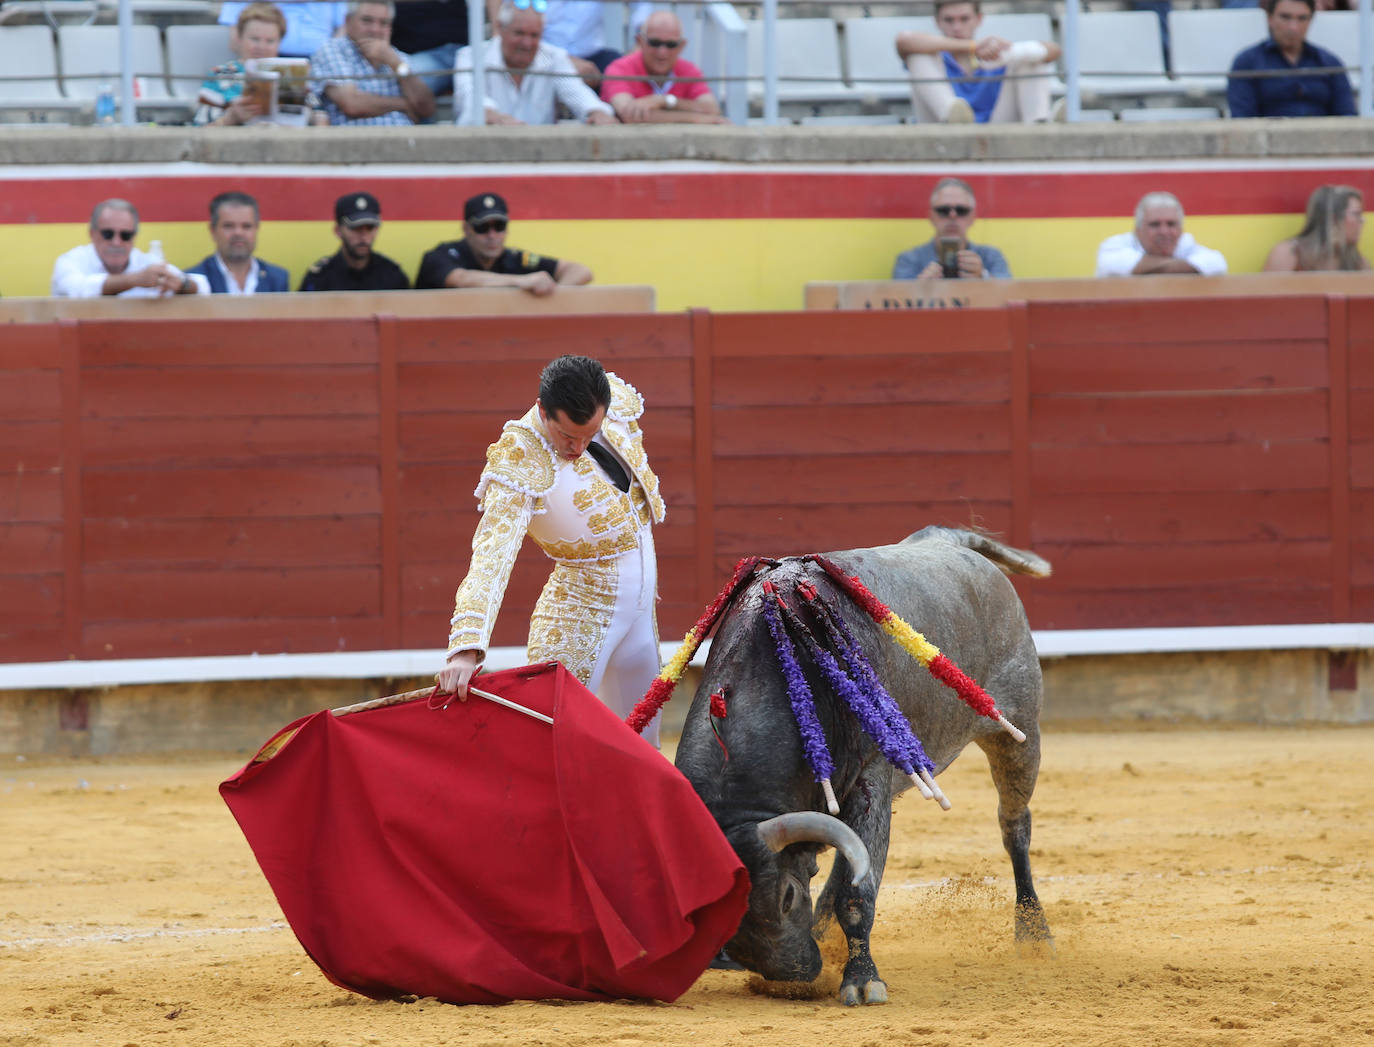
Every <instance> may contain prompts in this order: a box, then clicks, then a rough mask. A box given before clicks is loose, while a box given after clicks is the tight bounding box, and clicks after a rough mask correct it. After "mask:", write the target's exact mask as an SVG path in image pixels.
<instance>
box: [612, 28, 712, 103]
mask: <svg viewBox="0 0 1374 1047" xmlns="http://www.w3.org/2000/svg"><path fill="white" fill-rule="evenodd" d="M635 43H636V44H637V45H638V47H637V48H636V49H635V50H633V51H631V52H630V53H629V54H627V55H625V56H624V57H623V58H617V59H616V60H615V61H614V62H612V63H611V64H610V65H608V66H607V67H606V79H605V82H604V83H603V84H602V85H601V97H602V98H604V99H606V101H608V102H610V103H611V106H612V107H613V108H614V109H615V115H616V116H618V117H620V119H621V120H623V121H624V122H625V123H627V124H646V123H665V124H671V123H679V124H720V123H724V122H725V118H724V117H723V116H721V115H720V103H719V102H717V101H716V96H715V95H713V94H712V93H711V88H710V87H709V86H708V85H707V84H706V83H705V81H703V80H702V78H701V69H700V68H698V67H697V66H696V65H695V64H693V63H692V62H689V61H687V59H685V58H683V57H682V49H683V48H684V47H686V46H687V38H686V36H684V35H683V32H682V22H681V21H680V20H679V19H678V16H677V15H675V14H673V12H671V11H655V12H654V13H653V14H651V15H650V16H649V17H648V18H646V19H645V20H644V24H643V25H642V26H640V28H639V32H638V33H636V34H635Z"/></svg>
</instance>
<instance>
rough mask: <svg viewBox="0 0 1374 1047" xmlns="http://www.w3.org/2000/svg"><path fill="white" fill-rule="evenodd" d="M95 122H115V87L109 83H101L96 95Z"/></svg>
mask: <svg viewBox="0 0 1374 1047" xmlns="http://www.w3.org/2000/svg"><path fill="white" fill-rule="evenodd" d="M95 122H96V123H98V124H107V125H108V124H113V123H114V122H115V96H114V88H113V87H111V86H110V85H109V84H101V85H100V90H99V92H98V93H97V94H96V96H95Z"/></svg>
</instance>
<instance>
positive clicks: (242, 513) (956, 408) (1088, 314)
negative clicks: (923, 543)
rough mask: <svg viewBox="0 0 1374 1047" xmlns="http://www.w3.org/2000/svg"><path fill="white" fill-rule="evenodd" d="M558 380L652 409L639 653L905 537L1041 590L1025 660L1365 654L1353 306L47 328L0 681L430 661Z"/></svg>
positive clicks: (1, 560) (17, 335)
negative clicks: (1190, 628) (837, 554)
mask: <svg viewBox="0 0 1374 1047" xmlns="http://www.w3.org/2000/svg"><path fill="white" fill-rule="evenodd" d="M564 352H579V353H586V354H589V355H594V356H597V357H599V358H600V359H602V360H604V361H605V362H606V364H607V365H608V366H609V367H610V368H611V369H613V370H615V371H617V372H618V373H619V374H621V375H622V376H623V377H625V378H626V379H627V380H629V381H630V382H631V383H633V384H634V385H635V386H636V387H637V388H639V390H640V391H641V392H642V393H643V394H644V395H645V397H646V399H647V401H648V405H649V406H648V413H647V415H646V417H645V420H644V421H645V430H646V433H647V445H648V448H649V451H650V454H651V456H652V458H653V461H654V464H655V466H656V468H657V470H658V472H659V475H660V477H661V478H662V481H663V489H664V493H665V496H666V498H667V501H668V504H669V517H668V521H667V523H666V524H665V525H664V526H663V527H661V528H660V529H659V531H658V534H657V538H658V546H659V552H660V580H661V586H660V588H661V591H662V595H663V603H662V605H661V611H660V624H661V627H662V632H663V635H664V638H665V639H673V638H675V637H676V636H679V635H681V633H682V632H683V631H684V630H685V629H686V628H687V626H688V625H690V624H691V622H692V621H693V620H695V618H696V616H697V614H698V613H699V612H700V610H701V608H702V606H703V605H704V604H705V603H706V602H708V601H709V600H710V598H711V597H712V596H713V595H714V594H715V592H716V590H717V589H718V588H719V586H720V584H721V583H722V581H723V580H724V578H725V577H726V576H727V574H728V571H729V569H730V567H731V565H732V564H733V563H734V561H735V560H736V559H737V558H738V557H740V556H743V555H746V554H751V553H763V554H768V555H783V554H790V553H804V552H810V551H816V550H830V549H837V548H845V547H850V546H854V545H865V544H874V543H884V542H889V541H893V540H897V539H899V538H901V537H903V536H904V535H906V534H907V533H909V532H911V531H913V530H915V529H917V528H918V527H921V526H924V525H926V524H930V523H941V524H956V525H957V524H977V525H980V526H983V527H987V528H989V529H991V530H994V531H998V532H1002V533H1003V534H1004V535H1006V537H1007V538H1008V539H1009V540H1010V541H1012V542H1014V543H1016V544H1018V545H1023V546H1031V547H1034V548H1035V549H1036V550H1037V551H1039V552H1040V553H1042V554H1043V555H1045V556H1047V557H1048V558H1049V559H1050V560H1051V561H1053V562H1054V565H1055V575H1054V577H1053V578H1051V579H1048V580H1045V581H1041V582H1035V583H1034V584H1030V585H1026V584H1022V583H1020V582H1018V587H1019V588H1020V590H1021V592H1022V595H1023V597H1024V598H1025V600H1026V603H1027V607H1028V610H1029V612H1030V616H1031V621H1032V624H1033V625H1034V626H1035V627H1036V628H1039V629H1067V628H1093V627H1108V626H1115V627H1130V626H1170V625H1225V624H1281V623H1295V622H1339V621H1352V620H1363V621H1370V620H1374V298H1345V297H1341V296H1334V295H1332V296H1323V295H1305V296H1289V297H1282V298H1279V297H1257V298H1186V299H1185V298H1180V299H1176V300H1169V301H1164V302H1161V301H1150V302H1143V301H1091V302H1057V301H1032V302H1024V301H1021V302H1010V303H1008V304H1006V305H1004V306H1002V307H1000V308H987V309H976V310H968V311H962V310H961V311H957V312H951V311H941V312H879V311H872V312H815V313H782V314H711V313H707V312H704V311H701V312H692V313H687V314H677V315H653V314H643V315H617V316H605V315H603V316H501V317H458V318H453V317H446V318H438V317H397V316H371V317H364V318H348V317H342V318H323V319H321V318H315V319H292V318H281V319H271V320H256V319H229V320H224V319H219V320H214V321H195V320H168V319H147V320H120V319H116V320H108V319H106V320H89V321H85V320H82V321H73V320H62V321H58V322H54V323H42V324H13V325H9V326H6V327H3V328H0V591H2V592H3V594H4V599H3V601H0V660H5V661H41V660H52V659H65V658H71V657H76V658H112V657H149V656H161V655H186V654H224V653H242V652H247V651H259V652H263V653H267V652H276V651H329V650H371V649H388V648H414V647H424V648H432V647H437V646H440V645H442V643H443V638H444V636H445V635H446V632H447V622H448V617H449V613H450V608H451V599H452V593H453V589H454V587H455V586H456V584H457V582H458V581H459V580H460V578H461V577H462V574H463V572H464V570H465V567H466V561H467V555H468V542H469V539H470V537H471V533H472V528H473V525H474V524H475V522H476V520H477V514H476V510H475V506H474V502H473V498H472V490H473V487H474V485H475V483H476V480H477V476H478V473H479V470H480V467H481V463H482V458H483V451H484V449H485V447H486V445H487V444H488V443H489V442H490V441H491V440H492V439H494V438H495V435H496V434H497V432H498V431H499V428H500V425H501V423H502V422H503V421H504V420H505V419H507V418H510V417H514V416H515V415H517V414H519V413H521V412H522V411H523V410H524V409H525V408H526V407H527V406H528V405H529V403H530V402H531V400H532V397H533V395H534V392H535V382H536V377H537V374H538V371H539V369H540V367H541V366H542V365H543V363H544V362H546V361H547V360H548V359H550V358H551V357H553V356H555V355H558V354H560V353H564ZM545 573H546V567H545V565H544V562H543V559H542V556H541V555H539V554H538V552H537V550H534V549H532V548H527V549H526V551H525V552H524V553H523V554H522V557H521V563H520V564H519V565H518V566H517V569H516V572H515V575H514V578H513V579H512V584H511V588H510V591H509V594H508V598H507V600H506V606H505V608H504V612H503V615H502V618H501V624H500V626H499V627H498V629H497V632H496V636H495V638H494V640H495V642H496V643H498V644H515V643H520V642H522V641H523V632H524V626H525V622H526V621H527V616H528V612H529V609H530V607H531V606H532V604H533V601H534V598H535V596H536V594H537V591H538V588H539V585H540V584H541V583H542V580H543V577H544V575H545ZM914 624H916V625H917V626H918V627H919V625H920V623H914Z"/></svg>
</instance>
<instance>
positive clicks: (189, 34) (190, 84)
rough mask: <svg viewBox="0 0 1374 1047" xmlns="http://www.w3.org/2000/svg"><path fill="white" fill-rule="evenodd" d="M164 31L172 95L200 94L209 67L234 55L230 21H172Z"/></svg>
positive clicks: (220, 63) (222, 62) (193, 96)
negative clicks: (208, 22)
mask: <svg viewBox="0 0 1374 1047" xmlns="http://www.w3.org/2000/svg"><path fill="white" fill-rule="evenodd" d="M164 32H165V34H166V37H167V77H168V79H169V80H170V81H171V87H172V97H173V98H195V97H197V96H198V95H199V93H200V84H201V81H202V80H204V79H205V78H206V77H207V76H208V75H209V74H210V70H211V69H213V68H215V66H217V65H223V64H224V63H225V62H228V61H229V60H230V59H232V58H233V57H234V52H233V51H232V50H230V47H229V27H228V26H227V25H169V26H168V27H167V28H166V29H165V30H164Z"/></svg>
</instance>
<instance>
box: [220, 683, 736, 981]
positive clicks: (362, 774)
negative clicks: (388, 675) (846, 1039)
mask: <svg viewBox="0 0 1374 1047" xmlns="http://www.w3.org/2000/svg"><path fill="white" fill-rule="evenodd" d="M474 682H475V683H476V684H478V685H479V686H480V687H481V688H482V689H483V690H486V691H490V692H493V693H495V694H498V695H500V696H502V697H504V698H507V699H509V700H511V701H514V702H518V703H520V704H521V705H524V706H526V707H528V708H531V709H534V710H536V711H538V712H542V713H545V714H547V715H550V716H552V717H553V726H552V727H550V726H549V725H548V724H545V723H542V722H540V721H538V720H534V719H531V718H530V717H528V716H525V715H523V714H521V713H519V712H515V711H513V710H510V709H506V708H503V707H501V706H498V705H495V704H493V703H491V702H489V701H486V700H484V699H481V698H477V697H475V696H474V697H470V698H469V699H468V701H467V702H457V701H455V702H453V703H451V704H450V705H449V706H447V708H444V709H431V708H429V705H428V703H427V702H426V701H425V700H424V699H416V700H413V701H409V702H404V703H402V704H396V705H389V706H384V707H381V708H375V709H368V710H365V711H361V712H356V713H351V714H349V715H346V716H336V715H333V714H332V713H331V712H329V711H327V710H326V711H323V712H319V713H316V714H314V715H313V716H307V717H304V718H302V719H300V720H297V721H296V722H295V723H293V724H290V725H289V726H287V727H285V728H283V729H282V730H281V731H279V732H278V733H277V734H276V735H275V736H273V738H272V740H271V741H269V742H268V743H267V745H265V746H264V747H263V749H262V750H261V751H260V752H259V754H258V755H257V756H256V757H254V759H253V761H251V762H250V763H249V764H248V765H247V766H246V767H244V768H243V769H242V770H241V771H239V772H238V773H237V774H235V775H234V776H233V777H232V778H230V779H228V780H227V781H225V782H224V783H222V784H221V785H220V795H221V796H223V797H224V801H225V802H226V803H227V804H228V805H229V808H230V810H231V811H232V812H233V814H234V817H235V818H236V819H237V820H238V823H239V826H240V827H241V828H242V829H243V833H244V835H245V836H246V837H247V838H248V843H249V845H250V846H251V847H252V849H253V853H254V855H255V856H256V857H257V859H258V863H259V865H261V867H262V871H263V873H264V874H265V875H266V877H267V880H268V883H269V884H271V887H272V890H273V892H274V893H275V894H276V896H277V901H278V902H279V903H280V905H281V907H282V911H283V913H285V915H286V919H287V922H288V923H290V925H291V929H292V930H293V931H295V933H296V937H297V938H299V939H300V942H301V945H303V946H304V947H305V950H306V952H308V953H309V954H310V956H311V958H312V959H313V960H314V961H315V962H316V963H317V964H319V966H320V969H321V970H322V971H323V972H324V974H325V976H326V977H327V978H329V980H330V981H332V982H334V983H335V984H336V985H339V986H342V987H343V988H346V989H351V990H353V991H355V992H359V993H362V994H363V995H365V996H371V997H373V998H376V999H384V998H390V997H395V996H399V995H405V994H415V995H418V996H434V997H437V998H439V999H441V1000H446V1001H449V1002H453V1003H499V1002H504V1001H506V1000H511V999H543V998H562V999H570V1000H607V999H613V998H618V997H634V998H654V999H660V1000H673V999H676V998H677V997H678V996H680V995H681V994H682V993H683V992H685V991H686V990H687V989H688V988H689V987H690V986H691V984H692V983H693V982H694V981H695V980H696V978H697V977H698V976H699V975H700V974H701V972H702V971H704V970H705V969H706V967H707V965H708V964H709V963H710V961H711V959H712V958H713V957H714V956H715V955H716V953H717V952H718V951H719V950H720V948H721V947H722V946H723V945H724V944H725V942H727V941H728V940H729V939H730V937H731V936H732V935H733V934H734V932H735V929H736V927H737V926H738V924H739V921H740V919H741V918H742V917H743V915H744V911H745V909H746V908H747V906H748V896H749V879H748V874H747V873H746V872H745V870H744V867H743V866H742V865H741V864H740V861H739V859H738V858H737V857H736V855H735V853H734V851H733V850H732V849H731V848H730V845H729V844H728V843H727V842H726V840H725V837H724V835H723V834H722V833H721V831H720V828H719V827H718V826H717V825H716V823H715V821H714V820H713V819H712V818H711V815H710V813H709V812H708V811H707V810H706V807H705V805H704V804H703V803H702V802H701V800H700V798H699V797H698V796H697V795H696V793H695V792H694V791H693V789H692V787H691V785H690V784H688V782H687V780H686V779H685V778H684V777H683V776H682V775H681V774H680V773H679V772H678V771H677V769H676V768H675V767H673V766H672V765H671V764H670V763H669V762H668V761H667V760H665V759H664V758H663V756H662V755H661V754H660V753H659V752H657V751H656V750H655V749H654V748H653V747H652V746H650V745H649V744H648V743H647V742H645V741H644V740H643V739H642V738H640V737H639V736H638V735H637V734H635V733H634V732H633V731H631V730H630V729H629V728H627V727H626V726H625V725H624V724H623V723H621V722H620V721H619V720H618V719H617V718H616V717H615V715H614V714H613V713H611V712H610V710H609V709H607V708H606V707H605V706H604V705H603V704H602V703H601V702H600V701H598V700H597V698H596V697H595V696H594V695H593V694H592V693H591V692H590V691H588V690H587V689H586V688H584V687H583V686H582V685H581V684H579V683H578V682H577V680H576V679H575V678H574V677H573V676H572V675H571V674H570V673H568V671H567V670H566V669H564V668H563V667H562V666H561V665H559V664H558V663H556V662H554V663H548V664H545V665H537V666H528V667H526V668H522V669H511V670H507V671H504V672H499V673H490V674H487V675H483V676H480V677H478V678H477V679H476V680H475V681H474Z"/></svg>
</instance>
